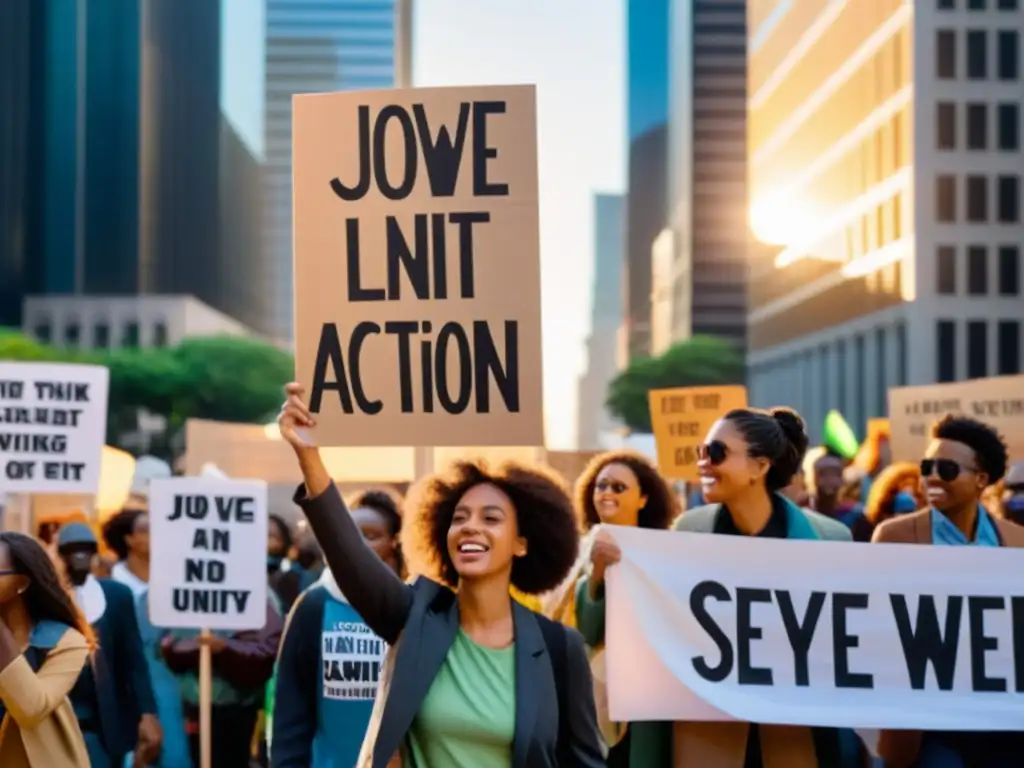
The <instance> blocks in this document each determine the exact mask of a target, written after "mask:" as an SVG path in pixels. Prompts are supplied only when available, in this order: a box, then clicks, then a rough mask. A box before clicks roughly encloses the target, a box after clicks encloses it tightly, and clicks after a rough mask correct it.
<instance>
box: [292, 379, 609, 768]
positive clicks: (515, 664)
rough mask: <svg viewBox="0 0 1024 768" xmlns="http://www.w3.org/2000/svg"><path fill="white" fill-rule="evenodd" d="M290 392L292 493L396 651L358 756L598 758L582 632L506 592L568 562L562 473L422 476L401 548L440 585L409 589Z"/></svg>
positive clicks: (296, 393) (423, 760)
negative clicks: (333, 472)
mask: <svg viewBox="0 0 1024 768" xmlns="http://www.w3.org/2000/svg"><path fill="white" fill-rule="evenodd" d="M286 390H287V392H288V401H287V402H286V403H285V406H284V408H283V409H282V411H281V416H280V418H279V420H278V425H279V427H280V430H281V436H282V437H283V438H284V439H285V440H287V441H288V443H289V444H290V445H291V446H292V448H294V450H295V453H296V456H297V458H298V461H299V466H300V467H301V469H302V474H303V478H304V481H305V482H304V483H303V485H302V486H301V487H300V488H299V489H298V491H297V493H296V497H295V500H296V502H297V503H298V504H300V505H301V506H302V509H303V511H304V512H305V513H306V516H307V518H308V519H309V524H310V528H311V529H312V530H313V532H314V534H315V535H316V538H317V541H318V542H319V543H320V545H321V546H322V547H323V551H324V557H325V559H326V561H327V565H328V567H329V568H330V571H331V574H332V575H333V576H334V578H335V580H336V582H337V586H338V587H339V588H340V591H341V593H343V594H344V595H345V597H346V598H347V599H348V600H349V601H350V603H351V605H352V607H353V608H354V609H355V610H356V612H357V613H358V614H359V615H360V616H361V617H362V618H363V619H364V620H365V622H366V625H367V626H368V627H369V629H370V630H371V631H372V632H373V633H374V634H375V635H377V637H379V638H381V639H382V640H384V642H385V643H387V644H388V645H389V646H390V650H389V652H388V659H387V662H386V663H385V665H384V669H383V670H382V671H381V674H380V686H379V688H378V690H377V695H376V703H375V704H374V711H373V715H372V717H371V718H370V725H369V729H368V731H367V733H366V738H365V740H364V741H363V748H362V751H361V753H360V756H359V760H358V761H357V763H356V764H357V765H358V766H360V768H371V767H372V768H385V766H387V765H388V764H389V763H390V762H391V760H392V759H393V758H395V757H396V756H399V757H400V758H401V760H402V764H403V765H407V766H408V765H412V766H428V765H444V766H450V767H451V768H508V767H509V766H513V767H514V768H527V766H530V768H556V767H557V766H565V765H574V766H579V768H596V766H601V765H604V760H603V757H602V754H601V740H600V735H599V733H598V729H597V718H596V715H595V711H594V698H593V688H592V685H593V683H592V679H591V675H590V670H589V668H588V666H587V657H586V651H585V650H584V646H583V640H582V638H581V637H580V635H579V634H578V633H577V632H575V631H574V630H570V629H566V628H564V627H562V626H560V625H559V624H557V623H555V622H552V621H550V620H549V619H546V618H545V617H544V616H541V615H539V614H536V613H534V612H532V611H530V610H529V609H527V608H526V607H525V606H523V605H522V604H521V603H518V602H516V601H514V600H513V599H512V598H511V597H510V595H509V591H510V588H511V587H512V586H513V585H514V586H515V587H518V588H519V589H520V590H521V591H523V592H526V593H537V592H542V591H544V590H547V589H550V588H551V587H552V586H554V585H555V584H556V583H558V581H560V580H561V579H562V578H563V577H564V575H565V573H566V572H567V571H568V570H569V568H570V566H571V565H572V563H573V560H574V559H575V557H576V552H577V547H578V533H577V530H576V522H575V518H574V516H573V514H572V507H571V504H570V502H569V498H568V496H567V494H566V491H565V489H564V488H563V487H562V485H561V483H560V482H559V481H558V480H557V478H556V477H555V476H554V475H551V474H549V472H548V471H547V470H545V469H543V468H540V467H532V466H524V465H519V464H512V463H509V464H505V465H503V466H501V467H500V468H498V469H497V470H494V471H492V470H491V469H490V468H488V467H487V466H486V465H485V464H483V463H478V462H458V463H455V464H454V465H452V467H451V469H450V471H449V472H447V473H444V474H440V475H434V476H431V477H429V478H425V479H424V480H423V485H422V490H421V492H420V493H419V494H417V495H416V498H417V502H416V503H415V504H413V505H412V506H413V508H412V509H411V510H409V513H408V514H409V517H408V519H407V520H406V522H407V524H408V527H407V528H404V536H403V542H402V543H403V546H405V547H407V548H409V549H410V550H413V551H415V550H421V551H423V552H424V554H425V555H426V557H425V562H427V563H431V564H432V565H433V566H434V568H435V569H436V570H437V572H438V573H437V578H438V579H440V581H437V580H434V579H430V578H427V577H423V576H421V577H420V578H418V579H417V580H416V581H415V582H414V583H412V584H406V583H405V582H403V581H402V580H401V579H400V578H399V577H398V576H397V575H396V574H395V572H394V571H393V570H392V569H391V568H389V567H388V566H387V565H386V564H385V563H384V562H383V561H382V560H381V559H380V558H379V557H378V556H377V555H376V554H375V553H374V552H373V550H372V549H371V548H370V545H369V544H368V543H367V541H366V540H365V538H364V536H363V535H362V534H361V533H360V530H359V528H358V527H357V524H356V521H355V520H354V519H353V516H352V515H351V514H349V513H348V510H347V508H346V506H345V503H344V501H342V498H341V495H340V494H339V493H338V489H337V487H336V486H335V485H334V483H333V482H332V481H331V478H330V475H329V474H328V473H327V469H326V467H325V466H324V463H323V460H322V459H321V458H320V453H319V451H318V449H317V448H316V446H315V445H314V444H312V442H311V441H312V440H313V439H314V438H315V434H316V432H315V428H316V422H315V420H314V419H313V416H312V414H311V413H310V411H309V408H308V407H307V405H306V403H305V401H304V400H303V389H302V387H301V386H300V385H298V384H289V385H288V387H287V388H286ZM410 554H411V552H410ZM449 587H457V591H453V590H452V589H450V588H449ZM391 670H395V674H392V673H391ZM341 672H342V673H344V668H343V669H342V670H341ZM466 680H472V682H473V684H472V685H466V684H465V682H464V681H466ZM282 703H283V702H282V700H281V698H280V696H279V697H278V706H280V705H281V704H282ZM333 725H334V724H333V723H331V726H332V727H333Z"/></svg>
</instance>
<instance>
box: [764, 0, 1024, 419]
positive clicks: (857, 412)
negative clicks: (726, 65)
mask: <svg viewBox="0 0 1024 768" xmlns="http://www.w3.org/2000/svg"><path fill="white" fill-rule="evenodd" d="M749 22H750V24H749V30H750V32H749V46H750V62H749V81H748V94H749V152H750V158H749V162H750V184H751V188H750V197H751V211H750V214H751V225H752V227H753V229H754V233H755V235H756V236H757V237H758V239H759V240H760V241H761V242H762V243H764V244H766V245H765V246H763V247H761V248H758V249H757V250H755V251H754V254H755V255H754V256H753V258H752V261H753V269H754V272H753V274H752V277H751V281H750V302H749V303H750V307H749V314H748V339H749V354H748V363H749V369H750V370H749V387H750V394H751V399H752V401H753V403H754V404H755V405H761V406H767V405H773V404H787V405H792V406H794V407H796V408H797V409H799V410H800V412H801V413H803V414H804V416H805V417H806V418H807V419H808V423H809V425H810V427H811V428H812V431H814V432H817V430H818V428H819V427H820V425H821V423H822V420H823V418H824V415H825V413H826V412H827V411H828V410H829V409H831V408H836V409H838V410H840V411H841V412H842V413H843V414H844V415H845V416H846V418H847V420H848V421H849V422H850V424H851V426H852V427H853V428H854V429H855V430H858V431H861V430H863V425H864V423H865V420H866V419H868V418H871V417H874V416H882V415H884V414H885V413H886V392H887V390H888V389H889V388H890V387H893V386H901V385H908V384H910V385H916V384H929V383H933V382H949V381H959V380H964V379H970V378H978V377H984V376H991V375H997V374H1011V373H1017V372H1019V371H1020V370H1021V355H1022V338H1021V324H1022V320H1024V301H1022V295H1021V263H1020V261H1021V257H1020V248H1021V243H1022V242H1024V227H1022V218H1024V216H1022V190H1021V178H1022V177H1024V154H1022V151H1021V141H1022V136H1021V115H1020V113H1021V103H1022V101H1024V96H1022V94H1024V89H1022V88H1021V79H1020V78H1021V68H1022V60H1021V56H1022V50H1021V48H1022V47H1021V36H1022V32H1024V14H1022V13H1021V12H1020V4H1019V3H1018V2H1017V0H989V2H980V1H978V0H970V1H968V0H919V1H918V2H910V1H909V0H873V2H870V3H830V2H825V0H750V14H749ZM769 245H770V246H773V247H770V248H769V247H767V246H769Z"/></svg>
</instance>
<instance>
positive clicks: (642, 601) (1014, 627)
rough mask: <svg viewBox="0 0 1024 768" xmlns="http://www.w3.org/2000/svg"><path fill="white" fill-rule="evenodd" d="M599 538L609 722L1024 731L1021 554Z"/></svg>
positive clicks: (638, 535)
mask: <svg viewBox="0 0 1024 768" xmlns="http://www.w3.org/2000/svg"><path fill="white" fill-rule="evenodd" d="M605 528H606V530H605V531H603V532H602V533H601V534H600V535H602V536H611V538H612V539H613V540H614V541H615V542H616V543H617V544H618V545H619V547H620V548H621V550H622V560H621V562H620V563H619V564H618V565H616V566H614V567H612V568H611V569H609V572H608V577H607V591H606V598H607V601H608V602H607V618H606V622H605V623H606V627H607V630H606V632H607V634H606V649H607V668H608V691H609V698H610V715H611V717H612V719H614V720H617V721H626V722H628V721H636V720H696V721H701V720H705V721H707V720H731V719H736V720H743V721H748V722H759V723H777V724H783V725H816V726H833V727H849V728H880V727H881V728H891V729H897V730H900V729H911V730H958V731H964V730H979V731H996V730H1008V731H1009V730H1017V729H1019V728H1020V726H1021V723H1022V722H1024V587H1021V585H1020V580H1019V579H1018V578H1017V575H1018V574H1020V573H1021V572H1022V570H1024V550H1019V549H1009V548H1007V549H1003V548H991V547H926V546H915V545H909V544H873V545H866V544H853V543H846V542H831V541H786V540H777V539H762V538H748V537H743V536H715V535H709V534H697V533H678V532H665V531H652V530H646V529H642V528H623V527H618V526H606V527H605Z"/></svg>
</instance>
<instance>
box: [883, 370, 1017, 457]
mask: <svg viewBox="0 0 1024 768" xmlns="http://www.w3.org/2000/svg"><path fill="white" fill-rule="evenodd" d="M947 413H955V414H962V415H964V416H971V417H973V418H975V419H979V420H980V421H984V422H985V423H986V424H989V425H991V426H992V427H994V428H995V429H996V430H998V431H999V434H1001V435H1002V436H1003V439H1004V440H1005V441H1006V444H1007V446H1008V448H1009V450H1010V458H1011V459H1014V460H1020V459H1024V375H1021V376H996V377H992V378H989V379H973V380H971V381H961V382H956V383H954V384H932V385H929V386H923V387H897V388H895V389H890V390H889V422H890V429H891V436H890V446H891V449H892V458H893V460H894V461H919V460H920V459H921V457H922V456H923V455H924V452H925V450H926V449H927V447H928V441H929V440H930V439H931V429H932V425H933V424H934V423H935V422H936V421H938V420H939V419H941V418H942V417H943V416H945V415H946V414H947Z"/></svg>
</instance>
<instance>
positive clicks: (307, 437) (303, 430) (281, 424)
mask: <svg viewBox="0 0 1024 768" xmlns="http://www.w3.org/2000/svg"><path fill="white" fill-rule="evenodd" d="M284 391H285V394H286V395H287V396H288V398H287V399H286V400H285V401H284V405H282V406H281V414H280V415H279V416H278V417H277V426H278V429H280V430H281V437H282V438H284V439H285V440H287V441H288V444H289V445H290V446H291V447H292V448H294V449H295V450H296V451H302V450H306V449H308V448H315V447H316V441H315V440H314V439H313V435H312V434H311V433H310V430H311V429H312V428H313V427H315V426H316V420H315V419H314V418H313V416H312V414H310V412H309V408H308V407H307V406H306V401H305V400H304V399H303V395H304V394H305V389H303V387H302V385H301V384H297V383H295V382H294V381H293V382H292V383H291V384H286V385H285V388H284Z"/></svg>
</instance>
